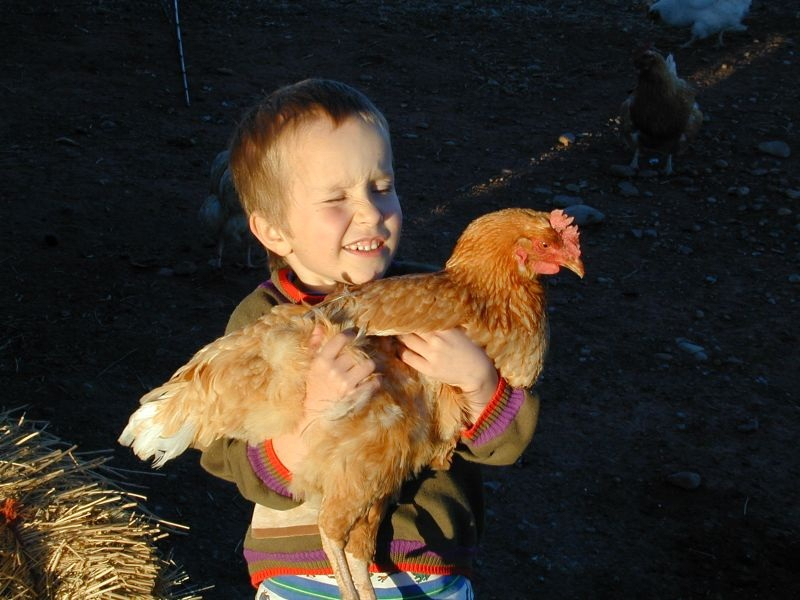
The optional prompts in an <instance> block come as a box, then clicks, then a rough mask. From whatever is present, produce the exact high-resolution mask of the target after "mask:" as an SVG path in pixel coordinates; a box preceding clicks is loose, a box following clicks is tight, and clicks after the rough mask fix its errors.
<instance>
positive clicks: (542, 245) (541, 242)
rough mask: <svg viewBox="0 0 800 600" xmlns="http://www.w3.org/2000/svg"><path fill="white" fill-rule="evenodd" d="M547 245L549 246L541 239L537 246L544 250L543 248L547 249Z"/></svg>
mask: <svg viewBox="0 0 800 600" xmlns="http://www.w3.org/2000/svg"><path fill="white" fill-rule="evenodd" d="M549 247H550V244H548V243H547V242H543V241H540V242H539V248H541V249H542V250H545V249H547V248H549Z"/></svg>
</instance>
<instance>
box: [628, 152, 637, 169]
mask: <svg viewBox="0 0 800 600" xmlns="http://www.w3.org/2000/svg"><path fill="white" fill-rule="evenodd" d="M628 166H629V167H630V168H631V169H635V170H637V171H638V170H639V147H638V146H637V147H636V150H634V152H633V158H632V159H631V163H630V164H629V165H628Z"/></svg>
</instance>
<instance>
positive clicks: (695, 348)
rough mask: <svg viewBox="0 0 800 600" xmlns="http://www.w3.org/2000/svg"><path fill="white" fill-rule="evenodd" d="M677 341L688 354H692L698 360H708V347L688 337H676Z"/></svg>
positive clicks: (679, 346)
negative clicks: (691, 340)
mask: <svg viewBox="0 0 800 600" xmlns="http://www.w3.org/2000/svg"><path fill="white" fill-rule="evenodd" d="M675 343H676V344H677V345H678V348H680V349H681V350H683V351H684V352H686V353H688V354H691V355H692V356H693V357H694V359H695V360H696V361H698V362H705V361H707V360H708V354H707V353H706V349H705V348H703V347H702V346H701V345H699V344H695V343H694V342H690V341H689V340H687V339H686V338H676V339H675Z"/></svg>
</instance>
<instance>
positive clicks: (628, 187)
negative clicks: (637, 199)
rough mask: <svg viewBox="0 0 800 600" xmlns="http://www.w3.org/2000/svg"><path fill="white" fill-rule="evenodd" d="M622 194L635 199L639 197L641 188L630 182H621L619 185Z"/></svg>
mask: <svg viewBox="0 0 800 600" xmlns="http://www.w3.org/2000/svg"><path fill="white" fill-rule="evenodd" d="M617 187H618V188H619V191H620V193H621V194H622V195H623V196H625V197H633V196H638V195H639V188H637V187H636V186H635V185H633V184H632V183H631V182H630V181H620V182H619V183H618V184H617Z"/></svg>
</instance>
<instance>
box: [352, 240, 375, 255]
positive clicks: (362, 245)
mask: <svg viewBox="0 0 800 600" xmlns="http://www.w3.org/2000/svg"><path fill="white" fill-rule="evenodd" d="M378 246H380V242H377V241H372V242H356V243H355V244H349V245H347V246H345V248H347V249H348V250H358V251H360V252H367V251H369V250H375V249H377V248H378Z"/></svg>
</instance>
